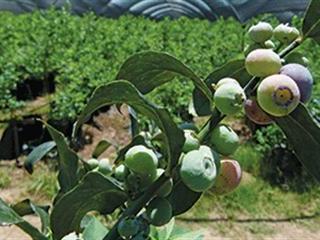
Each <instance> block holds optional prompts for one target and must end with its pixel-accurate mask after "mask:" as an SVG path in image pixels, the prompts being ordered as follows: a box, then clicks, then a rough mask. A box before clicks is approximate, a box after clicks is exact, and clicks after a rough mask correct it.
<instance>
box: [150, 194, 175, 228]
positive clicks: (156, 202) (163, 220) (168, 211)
mask: <svg viewBox="0 0 320 240" xmlns="http://www.w3.org/2000/svg"><path fill="white" fill-rule="evenodd" d="M146 216H147V219H148V220H149V222H150V223H151V224H152V225H154V226H163V225H165V224H167V223H168V222H170V220H171V218H172V206H171V204H170V202H169V201H168V200H167V199H165V198H158V197H156V198H154V199H153V200H152V201H151V202H150V203H149V204H148V206H147V207H146Z"/></svg>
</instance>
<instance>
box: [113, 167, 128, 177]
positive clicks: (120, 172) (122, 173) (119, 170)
mask: <svg viewBox="0 0 320 240" xmlns="http://www.w3.org/2000/svg"><path fill="white" fill-rule="evenodd" d="M126 175H127V169H126V167H125V166H124V165H123V164H121V165H119V166H117V167H116V169H115V170H114V177H115V178H116V179H117V180H119V181H124V179H125V177H126Z"/></svg>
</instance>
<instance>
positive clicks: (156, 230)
mask: <svg viewBox="0 0 320 240" xmlns="http://www.w3.org/2000/svg"><path fill="white" fill-rule="evenodd" d="M174 224H175V220H174V218H172V219H171V220H170V222H169V223H167V224H166V225H164V226H161V227H154V226H151V236H152V237H153V238H154V239H159V240H169V239H170V236H171V233H172V231H173V229H174Z"/></svg>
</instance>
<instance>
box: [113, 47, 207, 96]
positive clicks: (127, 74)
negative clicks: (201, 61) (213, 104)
mask: <svg viewBox="0 0 320 240" xmlns="http://www.w3.org/2000/svg"><path fill="white" fill-rule="evenodd" d="M179 75H181V76H184V77H187V78H189V79H191V80H192V81H193V83H194V85H195V86H196V87H197V88H198V89H199V90H200V91H201V92H202V93H203V95H204V96H205V97H206V98H207V100H208V101H211V99H212V96H211V92H210V90H209V89H208V87H207V86H206V85H205V84H204V82H203V81H202V80H201V79H200V78H199V77H198V76H197V75H196V74H195V73H194V72H193V71H192V70H191V69H190V68H189V67H187V66H186V65H185V64H183V63H182V62H180V61H179V60H178V59H176V58H174V57H173V56H171V55H169V54H166V53H159V52H152V51H150V52H143V53H138V54H135V55H133V56H131V57H130V58H129V59H127V60H126V61H125V63H124V64H123V65H122V66H121V68H120V70H119V73H118V75H117V79H125V80H128V81H130V82H131V83H132V84H133V85H135V86H136V88H138V89H139V91H140V92H142V93H143V94H146V93H148V92H150V91H152V90H153V89H155V88H156V87H159V86H160V85H162V84H164V83H167V82H169V81H171V80H173V79H174V77H176V76H179Z"/></svg>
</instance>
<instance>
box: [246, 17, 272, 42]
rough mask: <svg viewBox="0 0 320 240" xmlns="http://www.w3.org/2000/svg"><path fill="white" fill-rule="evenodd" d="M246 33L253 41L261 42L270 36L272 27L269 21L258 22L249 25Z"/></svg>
mask: <svg viewBox="0 0 320 240" xmlns="http://www.w3.org/2000/svg"><path fill="white" fill-rule="evenodd" d="M248 34H249V37H250V38H251V39H252V40H253V41H254V42H257V43H263V42H265V41H267V40H268V39H270V38H271V37H272V35H273V28H272V26H271V25H270V24H269V23H266V22H259V23H258V24H257V25H254V26H252V27H250V29H249V32H248Z"/></svg>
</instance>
